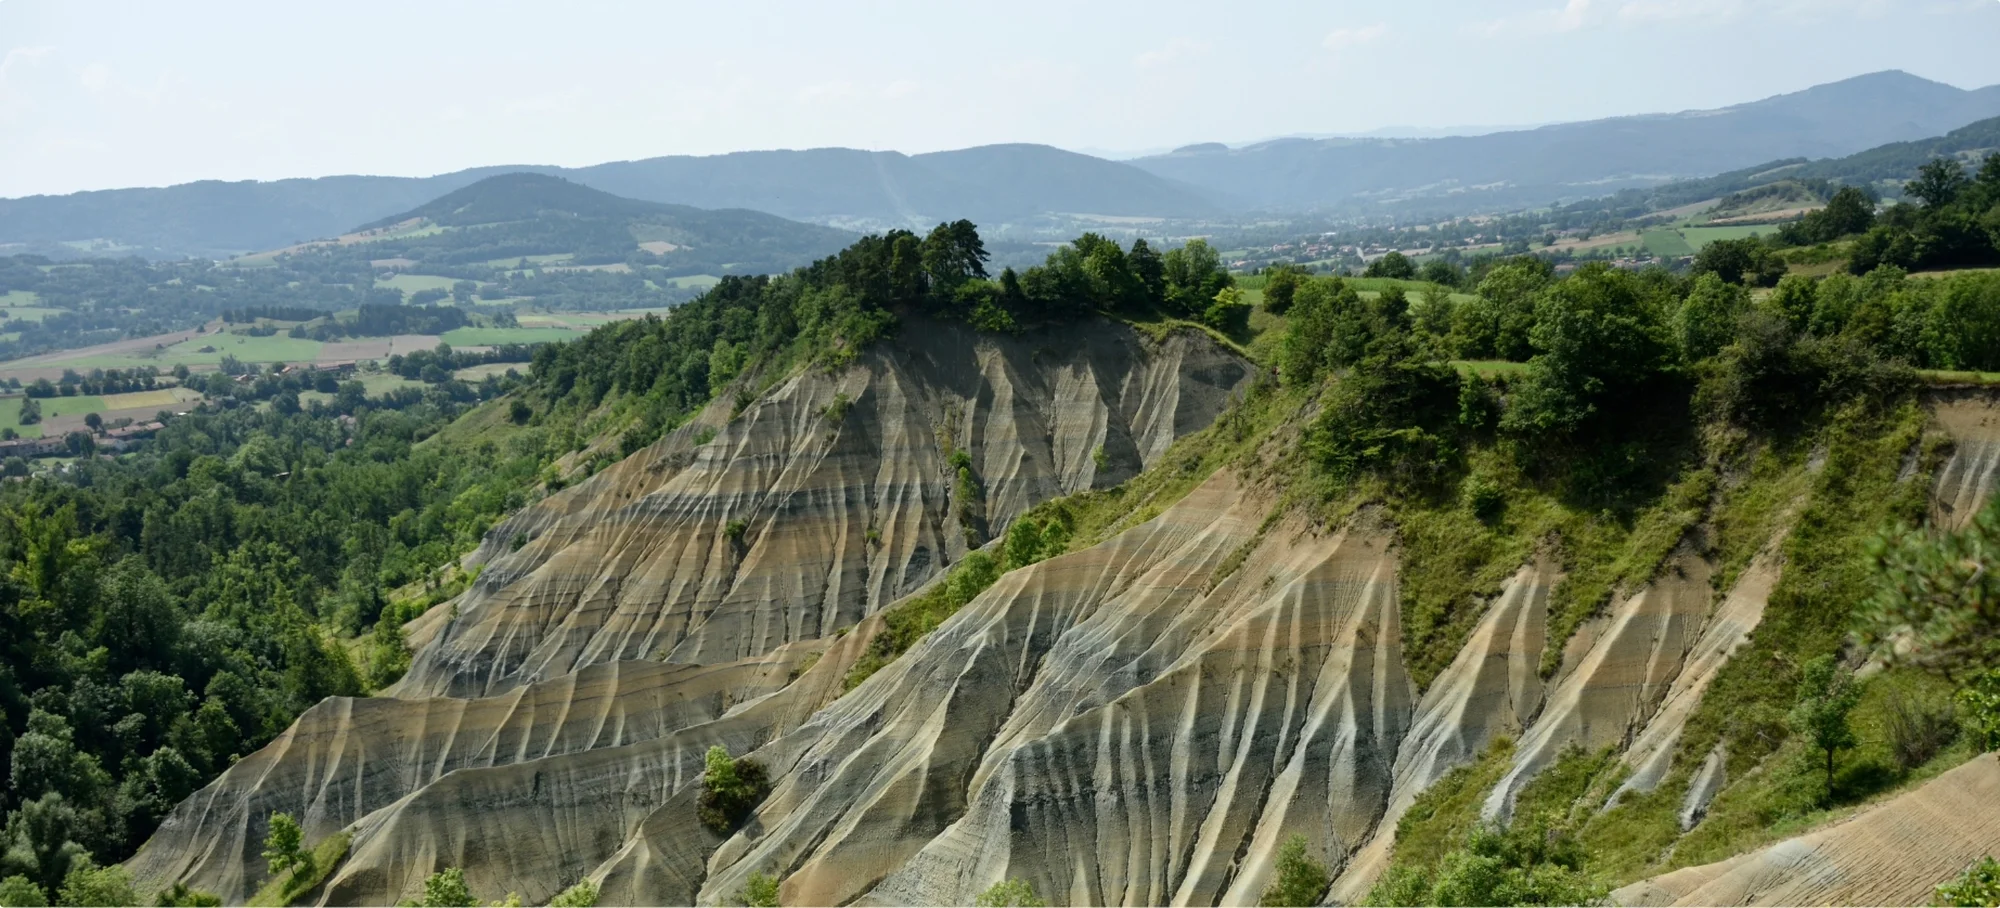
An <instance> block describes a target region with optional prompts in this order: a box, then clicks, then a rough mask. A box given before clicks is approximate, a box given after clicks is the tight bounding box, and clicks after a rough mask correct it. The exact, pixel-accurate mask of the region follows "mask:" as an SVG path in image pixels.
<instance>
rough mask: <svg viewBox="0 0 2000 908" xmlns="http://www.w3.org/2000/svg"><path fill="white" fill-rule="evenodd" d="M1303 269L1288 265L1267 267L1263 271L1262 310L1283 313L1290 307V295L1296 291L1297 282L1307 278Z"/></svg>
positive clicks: (1308, 277) (1273, 313) (1277, 313)
mask: <svg viewBox="0 0 2000 908" xmlns="http://www.w3.org/2000/svg"><path fill="white" fill-rule="evenodd" d="M1309 279H1310V276H1309V275H1307V274H1306V273H1305V272H1304V271H1303V270H1301V269H1299V268H1295V267H1293V266H1290V265H1281V266H1278V267H1275V268H1268V269H1265V271H1264V311H1266V312H1269V313H1271V314H1272V315H1284V314H1285V313H1286V312H1288V311H1290V310H1291V308H1292V296H1293V294H1295V293H1297V292H1298V289H1299V284H1300V283H1302V282H1303V281H1305V280H1309Z"/></svg>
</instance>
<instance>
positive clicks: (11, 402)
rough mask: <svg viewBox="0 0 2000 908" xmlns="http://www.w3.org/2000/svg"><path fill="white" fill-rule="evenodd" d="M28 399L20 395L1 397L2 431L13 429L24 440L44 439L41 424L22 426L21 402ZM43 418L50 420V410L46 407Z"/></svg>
mask: <svg viewBox="0 0 2000 908" xmlns="http://www.w3.org/2000/svg"><path fill="white" fill-rule="evenodd" d="M26 399H27V398H24V397H20V396H18V395H17V396H14V397H0V429H13V430H14V432H15V433H16V434H18V435H20V436H21V437H22V438H40V437H42V425H41V423H35V424H33V425H26V426H24V425H21V402H22V401H24V400H26ZM42 418H43V419H48V418H49V417H48V408H46V407H44V408H43V409H42Z"/></svg>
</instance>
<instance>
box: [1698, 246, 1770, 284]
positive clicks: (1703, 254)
mask: <svg viewBox="0 0 2000 908" xmlns="http://www.w3.org/2000/svg"><path fill="white" fill-rule="evenodd" d="M1691 270H1692V271H1693V273H1695V274H1697V275H1700V274H1714V275H1717V276H1720V277H1721V278H1722V279H1723V280H1724V281H1727V282H1729V283H1731V284H1746V283H1748V284H1756V285H1757V286H1760V287H1768V286H1771V285H1773V284H1776V283H1777V282H1778V279H1779V278H1781V277H1783V276H1784V273H1785V268H1784V262H1782V261H1780V260H1779V259H1778V258H1777V257H1775V256H1773V255H1771V252H1770V250H1769V249H1768V248H1766V247H1765V245H1764V241H1763V240H1761V239H1759V238H1757V237H1754V236H1746V237H1744V238H1742V239H1740V240H1716V241H1715V242H1712V243H1709V244H1708V245H1706V246H1703V247H1701V251H1700V252H1697V253H1695V256H1694V265H1693V267H1692V269H1691Z"/></svg>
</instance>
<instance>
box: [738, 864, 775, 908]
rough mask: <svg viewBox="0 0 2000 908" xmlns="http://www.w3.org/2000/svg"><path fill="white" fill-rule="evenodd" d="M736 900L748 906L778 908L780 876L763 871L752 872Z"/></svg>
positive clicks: (750, 907) (749, 907) (752, 907)
mask: <svg viewBox="0 0 2000 908" xmlns="http://www.w3.org/2000/svg"><path fill="white" fill-rule="evenodd" d="M736 900H737V901H740V902H742V903H743V904H744V905H746V906H748V908H778V878H777V877H774V876H771V875H770V874H768V873H762V872H759V873H752V874H750V878H749V879H748V880H745V881H744V882H743V891H742V892H739V893H737V894H736Z"/></svg>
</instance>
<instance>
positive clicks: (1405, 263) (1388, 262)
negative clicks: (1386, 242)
mask: <svg viewBox="0 0 2000 908" xmlns="http://www.w3.org/2000/svg"><path fill="white" fill-rule="evenodd" d="M1361 276H1362V277H1386V278H1394V279H1396V280H1403V281H1406V280H1410V279H1412V278H1414V277H1416V276H1417V265H1416V263H1415V262H1412V261H1410V257H1409V256H1407V255H1404V254H1402V253H1400V252H1397V251H1395V250H1393V249H1392V250H1390V251H1389V254H1387V255H1384V256H1382V257H1381V258H1379V259H1376V260H1375V261H1372V262H1369V263H1368V268H1367V269H1366V270H1364V271H1362V272H1361Z"/></svg>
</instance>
